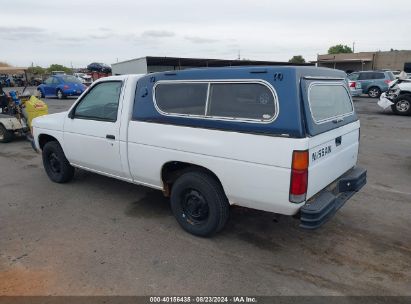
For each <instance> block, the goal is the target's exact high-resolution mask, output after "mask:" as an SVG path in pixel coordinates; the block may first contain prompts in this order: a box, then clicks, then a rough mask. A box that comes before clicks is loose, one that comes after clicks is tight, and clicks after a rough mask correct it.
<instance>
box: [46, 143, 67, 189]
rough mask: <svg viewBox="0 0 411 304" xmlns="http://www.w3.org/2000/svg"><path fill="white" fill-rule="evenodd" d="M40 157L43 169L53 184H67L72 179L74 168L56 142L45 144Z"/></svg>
mask: <svg viewBox="0 0 411 304" xmlns="http://www.w3.org/2000/svg"><path fill="white" fill-rule="evenodd" d="M42 157H43V166H44V169H45V170H46V173H47V175H48V177H49V178H50V179H51V180H52V181H53V182H55V183H67V182H69V181H70V180H71V179H72V178H73V176H74V168H73V167H72V166H71V165H70V163H69V162H68V160H67V158H66V156H65V155H64V152H63V149H62V148H61V146H60V144H59V143H58V142H56V141H50V142H48V143H46V144H45V146H44V147H43V152H42Z"/></svg>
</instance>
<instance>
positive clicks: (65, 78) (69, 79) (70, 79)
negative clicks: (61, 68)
mask: <svg viewBox="0 0 411 304" xmlns="http://www.w3.org/2000/svg"><path fill="white" fill-rule="evenodd" d="M61 79H63V81H64V82H71V83H81V81H80V80H78V79H77V78H76V77H74V76H71V75H66V76H62V77H61Z"/></svg>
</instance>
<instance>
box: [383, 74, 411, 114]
mask: <svg viewBox="0 0 411 304" xmlns="http://www.w3.org/2000/svg"><path fill="white" fill-rule="evenodd" d="M378 105H379V106H380V107H381V108H383V109H386V108H389V107H391V110H392V111H393V112H394V114H397V115H411V79H407V78H406V77H402V78H401V77H400V78H398V79H396V80H394V81H393V82H391V83H390V87H389V89H388V91H387V92H386V93H382V94H381V97H380V100H379V101H378Z"/></svg>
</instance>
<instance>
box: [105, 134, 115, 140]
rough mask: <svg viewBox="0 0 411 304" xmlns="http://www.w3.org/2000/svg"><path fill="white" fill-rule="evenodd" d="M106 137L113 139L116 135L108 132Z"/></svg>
mask: <svg viewBox="0 0 411 304" xmlns="http://www.w3.org/2000/svg"><path fill="white" fill-rule="evenodd" d="M106 138H107V139H113V140H114V139H116V137H115V136H114V135H110V134H107V135H106Z"/></svg>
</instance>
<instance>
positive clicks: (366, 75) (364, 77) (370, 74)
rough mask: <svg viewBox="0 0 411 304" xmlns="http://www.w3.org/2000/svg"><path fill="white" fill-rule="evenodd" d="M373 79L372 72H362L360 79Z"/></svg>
mask: <svg viewBox="0 0 411 304" xmlns="http://www.w3.org/2000/svg"><path fill="white" fill-rule="evenodd" d="M369 79H372V73H360V77H358V80H369Z"/></svg>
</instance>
